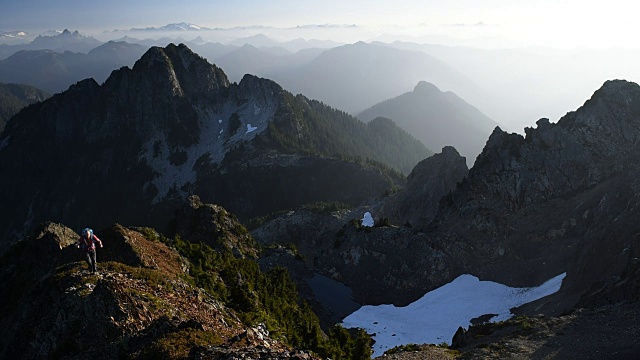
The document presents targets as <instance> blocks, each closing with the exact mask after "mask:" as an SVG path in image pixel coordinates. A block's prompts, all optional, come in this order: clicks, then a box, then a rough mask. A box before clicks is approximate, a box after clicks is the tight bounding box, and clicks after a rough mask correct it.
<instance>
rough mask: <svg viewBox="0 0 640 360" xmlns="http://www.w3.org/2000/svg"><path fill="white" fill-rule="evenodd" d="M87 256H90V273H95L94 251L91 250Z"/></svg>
mask: <svg viewBox="0 0 640 360" xmlns="http://www.w3.org/2000/svg"><path fill="white" fill-rule="evenodd" d="M89 254H91V272H96V251H95V250H91V251H90V252H89Z"/></svg>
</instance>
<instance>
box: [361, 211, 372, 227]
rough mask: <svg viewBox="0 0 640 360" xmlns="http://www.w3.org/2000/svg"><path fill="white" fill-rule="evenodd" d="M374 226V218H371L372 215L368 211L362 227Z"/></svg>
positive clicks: (363, 218)
mask: <svg viewBox="0 0 640 360" xmlns="http://www.w3.org/2000/svg"><path fill="white" fill-rule="evenodd" d="M373 224H374V222H373V216H371V213H370V212H368V211H367V212H366V213H364V216H363V217H362V226H368V227H372V226H373Z"/></svg>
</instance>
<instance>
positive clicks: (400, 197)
mask: <svg viewBox="0 0 640 360" xmlns="http://www.w3.org/2000/svg"><path fill="white" fill-rule="evenodd" d="M468 173H469V169H468V168H467V164H466V161H465V158H464V157H463V156H460V154H459V153H458V151H457V150H456V149H455V148H454V147H451V146H445V147H444V148H442V152H441V153H439V154H435V155H433V156H431V157H428V158H426V159H425V160H422V161H421V162H419V163H418V165H416V167H415V168H414V169H413V170H412V171H411V174H409V176H408V177H407V185H406V186H405V188H404V189H403V190H402V191H401V192H399V193H397V194H394V195H392V196H390V197H388V198H385V199H384V200H383V201H381V202H380V203H378V204H377V206H375V207H374V208H373V210H372V211H373V213H374V214H376V216H380V217H388V218H389V219H391V221H392V223H395V224H407V225H411V226H412V227H413V228H416V229H422V228H424V227H426V226H427V225H428V224H429V223H430V222H431V220H433V218H434V217H435V216H436V214H437V213H438V207H439V205H440V201H441V199H442V197H443V196H445V195H449V194H450V193H451V192H452V191H453V190H455V189H456V186H457V184H458V183H460V182H462V181H463V180H464V178H465V177H466V176H467V175H468Z"/></svg>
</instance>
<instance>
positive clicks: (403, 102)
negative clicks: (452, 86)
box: [358, 81, 498, 166]
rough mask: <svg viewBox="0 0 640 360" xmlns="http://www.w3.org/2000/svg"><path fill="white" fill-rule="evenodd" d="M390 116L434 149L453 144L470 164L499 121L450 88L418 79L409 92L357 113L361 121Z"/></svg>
mask: <svg viewBox="0 0 640 360" xmlns="http://www.w3.org/2000/svg"><path fill="white" fill-rule="evenodd" d="M379 116H382V117H387V118H389V119H392V120H393V121H395V122H396V124H398V126H400V127H401V128H403V129H405V130H406V131H407V132H409V133H410V134H412V135H413V136H415V137H416V138H417V139H419V140H420V141H422V142H423V143H424V144H429V146H430V147H431V148H433V149H441V148H443V147H445V146H447V145H452V146H454V147H455V148H456V149H458V151H459V152H460V153H461V155H463V156H465V157H466V158H467V163H468V164H469V165H470V166H471V165H473V162H474V161H475V159H476V156H478V154H480V152H481V151H482V148H483V147H484V145H485V143H486V141H487V139H488V138H489V135H490V134H491V132H493V129H494V128H495V127H496V126H498V124H497V123H496V122H495V121H493V120H491V119H489V118H488V117H487V116H486V115H484V114H483V113H482V112H480V111H479V110H478V109H476V108H475V107H473V106H471V105H469V104H468V103H467V102H465V101H464V100H462V99H461V98H459V97H458V96H457V95H456V94H454V93H452V92H441V91H440V90H439V89H438V88H437V87H436V86H435V85H433V84H430V83H427V82H424V81H421V82H420V83H418V85H416V87H415V88H414V89H413V91H412V92H408V93H405V94H402V95H400V96H398V97H395V98H393V99H389V100H386V101H383V102H381V103H379V104H376V105H374V106H372V107H370V108H369V109H367V110H365V111H363V112H361V113H360V114H359V115H358V118H360V119H361V120H363V121H370V120H372V119H375V118H376V117H379Z"/></svg>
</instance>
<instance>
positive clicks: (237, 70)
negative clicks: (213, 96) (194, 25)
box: [195, 44, 323, 81]
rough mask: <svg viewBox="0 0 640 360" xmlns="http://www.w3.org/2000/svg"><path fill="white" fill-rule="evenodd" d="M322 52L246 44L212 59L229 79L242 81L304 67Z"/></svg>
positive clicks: (319, 50) (318, 50)
mask: <svg viewBox="0 0 640 360" xmlns="http://www.w3.org/2000/svg"><path fill="white" fill-rule="evenodd" d="M198 48H202V47H195V49H198ZM279 50H280V51H279ZM322 51H323V50H321V49H304V50H300V51H298V52H297V53H295V54H290V53H287V50H285V49H284V48H266V47H262V48H257V47H255V46H253V45H249V44H245V45H244V46H242V47H241V48H238V49H236V50H233V51H231V52H229V53H227V54H224V55H222V56H220V57H218V58H214V59H212V61H213V62H215V63H216V65H219V66H220V67H222V68H223V69H224V70H225V72H226V73H227V74H228V76H229V79H231V80H232V81H240V79H242V76H243V75H245V74H252V75H257V76H265V77H268V76H269V74H270V73H273V72H279V71H288V70H290V69H295V68H297V67H298V66H304V64H305V63H308V62H309V61H311V60H312V59H314V58H315V57H316V56H318V54H320V53H322Z"/></svg>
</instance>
